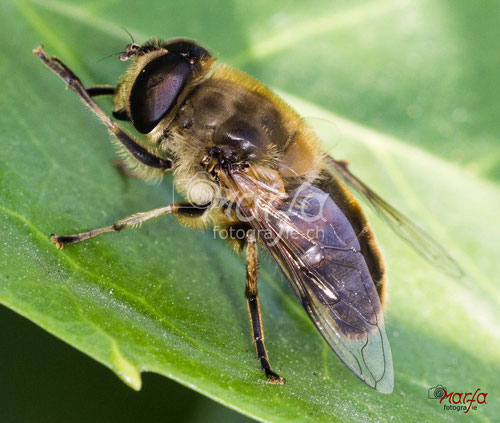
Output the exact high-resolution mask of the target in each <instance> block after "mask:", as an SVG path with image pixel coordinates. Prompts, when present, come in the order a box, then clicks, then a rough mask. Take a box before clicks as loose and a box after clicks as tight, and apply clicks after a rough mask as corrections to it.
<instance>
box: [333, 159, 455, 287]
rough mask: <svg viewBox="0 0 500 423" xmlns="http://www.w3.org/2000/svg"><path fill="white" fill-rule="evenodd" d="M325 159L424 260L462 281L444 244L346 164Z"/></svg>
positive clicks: (334, 173)
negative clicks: (394, 205) (373, 189)
mask: <svg viewBox="0 0 500 423" xmlns="http://www.w3.org/2000/svg"><path fill="white" fill-rule="evenodd" d="M325 160H326V163H327V165H328V170H330V171H331V172H332V174H333V175H334V176H336V177H340V178H341V180H343V181H344V182H345V183H346V184H347V186H348V187H349V188H352V189H354V190H355V191H356V192H357V193H358V194H360V196H362V197H364V198H365V199H366V200H367V201H368V203H369V204H370V206H371V207H372V208H373V210H374V211H375V213H376V214H377V215H378V216H379V217H380V218H381V219H382V220H384V221H385V222H386V223H387V224H388V225H389V226H390V227H391V228H392V230H393V231H394V232H395V233H396V234H397V235H398V236H400V237H401V238H402V239H404V240H405V241H406V242H408V244H409V245H410V246H411V247H413V249H414V250H415V251H416V252H417V253H418V254H420V255H421V256H422V257H423V258H424V259H426V260H427V261H429V262H430V263H431V264H432V265H434V266H436V267H437V268H439V269H442V270H443V271H444V272H446V273H447V274H449V275H451V276H453V277H456V278H460V277H462V276H463V275H464V272H463V270H462V269H461V267H460V266H459V265H458V263H457V262H456V261H455V260H454V259H453V258H452V257H451V256H450V255H449V254H448V252H447V251H446V250H445V249H444V248H443V247H442V246H441V245H440V244H438V243H437V242H436V241H435V240H434V239H433V238H432V237H431V236H430V235H429V234H427V233H426V232H425V231H424V230H423V229H421V228H420V227H418V226H417V225H416V224H415V223H413V222H412V221H411V220H410V219H408V218H407V217H406V216H405V215H403V214H402V213H400V212H399V211H397V210H396V209H395V208H394V207H392V206H391V205H390V204H388V203H387V202H386V201H384V200H383V199H382V198H380V197H379V196H378V195H377V194H376V193H375V192H373V191H372V190H371V189H370V188H368V187H367V186H366V185H365V184H364V183H363V182H362V181H361V180H359V179H358V178H357V177H356V176H355V175H353V174H352V173H351V171H350V170H349V169H348V167H347V163H346V162H345V161H341V160H335V159H334V158H332V157H327V158H326V159H325Z"/></svg>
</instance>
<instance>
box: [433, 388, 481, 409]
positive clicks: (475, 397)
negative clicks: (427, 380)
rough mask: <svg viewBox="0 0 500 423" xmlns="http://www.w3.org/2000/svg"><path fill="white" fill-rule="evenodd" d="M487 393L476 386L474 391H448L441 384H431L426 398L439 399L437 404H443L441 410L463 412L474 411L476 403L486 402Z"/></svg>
mask: <svg viewBox="0 0 500 423" xmlns="http://www.w3.org/2000/svg"><path fill="white" fill-rule="evenodd" d="M487 395H488V393H487V392H481V388H477V389H476V390H475V392H474V393H472V392H448V390H447V389H446V388H445V387H444V386H443V385H436V386H433V387H431V388H429V390H428V392H427V398H428V399H436V400H439V404H443V410H446V411H463V412H464V414H467V413H468V412H469V411H471V410H472V411H476V410H477V409H478V405H482V404H487V402H486V396H487Z"/></svg>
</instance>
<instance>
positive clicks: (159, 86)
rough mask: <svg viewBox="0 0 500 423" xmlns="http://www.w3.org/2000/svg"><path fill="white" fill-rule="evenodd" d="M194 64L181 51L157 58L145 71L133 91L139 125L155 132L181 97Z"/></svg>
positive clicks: (134, 115) (132, 108)
mask: <svg viewBox="0 0 500 423" xmlns="http://www.w3.org/2000/svg"><path fill="white" fill-rule="evenodd" d="M191 73H192V67H191V65H190V64H189V63H188V62H187V61H186V60H185V58H184V57H182V56H181V55H180V54H176V53H170V54H168V53H167V54H164V55H163V56H160V57H157V58H156V59H153V60H152V61H151V62H149V63H148V64H147V65H146V66H144V69H142V70H141V72H140V73H139V76H138V77H137V79H136V80H135V82H134V85H133V86H132V91H131V93H130V113H131V115H132V121H133V123H134V126H135V128H136V129H137V130H138V131H139V132H140V133H142V134H147V133H149V132H151V131H152V130H153V129H154V128H155V127H156V125H158V123H160V121H161V120H162V119H163V118H164V117H165V115H166V114H167V113H168V112H169V110H170V109H171V108H172V106H173V105H174V104H175V102H176V100H177V98H178V97H179V95H180V93H181V92H182V89H183V88H184V85H185V84H186V81H187V80H188V78H189V77H190V76H191Z"/></svg>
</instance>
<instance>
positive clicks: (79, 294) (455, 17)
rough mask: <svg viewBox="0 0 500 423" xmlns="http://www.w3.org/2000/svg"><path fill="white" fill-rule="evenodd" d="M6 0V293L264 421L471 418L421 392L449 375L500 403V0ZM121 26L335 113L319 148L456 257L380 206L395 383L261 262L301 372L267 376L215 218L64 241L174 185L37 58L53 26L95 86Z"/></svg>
mask: <svg viewBox="0 0 500 423" xmlns="http://www.w3.org/2000/svg"><path fill="white" fill-rule="evenodd" d="M492 4H493V3H492ZM0 8H1V14H0V16H1V18H0V19H1V23H2V32H3V34H2V40H3V42H2V50H3V51H2V53H3V54H2V56H1V57H0V75H1V77H2V79H1V80H2V84H3V86H2V94H1V95H0V101H1V105H2V108H1V110H2V113H1V114H0V124H1V127H2V132H1V134H0V138H1V140H2V142H1V146H2V154H1V155H0V228H1V231H0V245H1V246H2V247H1V250H0V258H1V260H0V302H1V303H2V304H4V305H5V306H7V307H9V308H11V309H13V310H15V311H16V312H18V313H20V314H22V315H23V316H26V317H27V318H29V319H31V320H32V321H34V322H35V323H37V324H38V325H40V326H41V327H42V328H44V329H46V330H47V331H49V332H51V333H52V334H54V335H56V336H57V337H59V338H61V339H63V340H64V341H66V342H68V343H69V344H71V345H73V346H74V347H76V348H78V349H79V350H81V351H83V352H85V353H86V354H88V355H89V356H91V357H93V358H94V359H95V360H97V361H99V362H101V363H103V364H104V365H105V366H107V367H109V368H110V369H112V370H113V371H114V372H116V374H117V375H118V376H119V377H120V378H121V379H122V380H123V381H124V382H125V383H127V384H128V385H129V386H131V387H133V388H135V389H139V388H140V387H141V372H145V371H149V372H156V373H159V374H162V375H165V376H167V377H169V378H172V379H174V380H176V381H178V382H180V383H182V384H184V385H186V386H189V387H191V388H193V389H195V390H197V391H198V392H201V393H203V394H205V395H207V396H209V397H210V398H213V399H215V400H216V401H218V402H220V403H222V404H225V405H227V406H228V407H231V408H233V409H235V410H238V411H240V412H242V413H244V414H246V415H248V416H251V417H254V418H256V419H259V420H262V421H290V420H306V419H308V420H315V421H342V422H345V421H389V420H393V419H394V420H396V421H441V420H443V419H447V420H455V419H458V418H459V417H458V416H459V415H461V412H460V413H459V412H456V411H453V412H452V411H444V410H443V405H442V404H441V405H440V404H438V402H437V401H435V400H429V399H427V395H428V392H427V391H428V388H430V387H432V386H435V385H437V384H442V385H444V386H445V387H447V388H448V390H451V391H455V392H470V391H472V392H473V391H474V390H475V389H476V388H481V391H483V392H488V393H489V396H488V404H486V405H479V406H478V410H476V411H471V412H469V413H468V415H467V418H470V419H473V420H475V421H493V420H494V419H495V418H496V417H497V416H498V415H499V414H500V407H499V404H498V401H497V400H495V397H496V398H498V380H499V378H500V365H499V363H500V348H499V347H500V331H499V329H498V325H497V323H498V321H499V310H500V307H499V305H500V291H499V289H498V283H497V280H496V277H497V275H498V274H499V271H500V269H499V264H498V239H500V233H499V229H500V228H499V225H498V210H499V207H500V193H499V191H500V189H499V186H498V181H499V178H500V171H499V169H500V166H499V160H498V159H499V157H500V150H499V148H498V138H499V121H498V111H499V106H498V101H497V100H498V99H496V100H494V97H495V91H498V88H499V86H500V84H499V73H498V72H497V69H498V65H500V63H499V62H500V58H499V57H498V54H496V52H489V50H488V49H487V48H486V47H484V48H483V46H490V45H491V46H493V45H494V44H493V43H494V42H496V40H497V39H498V36H499V30H498V25H496V23H495V22H498V18H499V16H498V12H497V10H498V8H494V7H492V8H488V7H487V5H486V2H485V3H482V4H481V5H478V4H474V6H472V3H471V4H470V5H469V3H466V2H460V3H455V2H449V3H448V2H445V1H440V2H430V1H423V2H418V3H417V2H415V3H411V2H399V1H389V0H387V1H375V2H363V1H356V2H349V3H344V2H338V3H334V4H332V2H331V1H323V2H317V3H315V4H314V6H312V5H311V4H310V3H309V2H307V3H306V2H296V3H295V4H294V5H292V6H290V5H289V4H288V3H287V4H285V2H275V3H274V2H273V4H272V5H269V4H268V2H263V1H260V2H259V1H257V2H253V3H252V4H248V2H243V1H238V2H230V1H223V0H219V1H215V2H203V3H200V4H198V2H196V1H194V0H193V1H187V2H178V3H175V4H174V3H171V4H167V3H165V2H160V1H157V0H155V1H152V2H149V3H148V5H147V6H138V5H137V3H135V2H132V1H130V0H124V1H120V2H119V3H115V2H87V3H85V4H83V5H82V4H81V2H76V1H71V2H64V3H62V2H58V1H51V0H37V1H17V2H13V1H4V2H2V5H1V6H0ZM470 16H472V17H473V18H474V19H470ZM483 19H484V23H483V21H482V20H483ZM480 20H481V22H482V23H480ZM488 22H489V24H488ZM122 26H123V27H125V28H127V29H128V30H129V31H130V32H131V33H132V34H134V36H135V38H136V40H137V41H138V42H141V41H144V39H145V38H147V37H151V36H160V37H165V38H167V37H171V36H179V35H184V36H188V37H192V38H195V39H197V40H199V41H200V42H203V43H204V44H206V45H207V46H209V47H211V48H212V49H213V50H214V51H215V52H216V53H217V54H218V55H219V57H220V60H222V61H225V62H228V63H230V64H234V65H237V66H239V67H241V68H242V69H244V70H246V71H248V72H250V73H252V74H253V75H255V76H257V77H259V78H260V79H262V80H263V81H264V82H266V83H268V84H269V85H271V86H272V87H274V88H277V89H279V90H281V92H282V93H287V94H286V95H285V94H284V95H285V97H286V98H287V99H288V100H289V101H290V103H292V104H293V105H294V106H296V107H297V109H298V110H299V111H300V112H301V113H303V114H304V115H308V116H317V117H323V118H326V119H327V120H328V121H329V122H331V123H332V130H331V131H330V132H329V133H328V135H327V136H325V145H326V148H327V149H328V150H329V151H331V152H333V154H335V156H336V157H338V158H346V159H348V160H349V161H350V163H351V166H352V169H353V171H354V172H355V173H357V174H359V175H360V177H362V179H363V180H365V181H367V183H369V185H370V186H371V187H373V188H374V189H375V190H376V191H377V192H379V193H380V194H381V195H382V196H383V197H384V198H387V199H388V200H389V201H390V202H391V203H392V204H393V205H395V206H397V208H399V209H400V210H402V211H404V212H405V213H406V214H408V215H409V216H410V217H412V218H413V219H415V220H416V221H417V222H419V223H420V224H421V225H423V226H425V227H426V228H427V229H428V230H429V231H430V232H431V233H433V235H434V236H435V238H436V239H437V240H438V241H439V242H441V243H442V244H443V245H444V246H445V247H446V248H447V249H449V251H450V253H451V254H452V255H453V256H454V257H455V258H456V259H457V260H458V261H459V262H460V263H461V265H462V267H463V268H464V270H465V271H466V273H467V277H466V278H464V279H463V280H453V279H452V278H449V277H447V276H446V275H443V274H442V273H440V272H439V271H437V270H436V269H434V268H432V267H430V266H429V265H428V264H427V263H425V262H424V261H422V260H421V259H420V257H419V256H417V255H416V254H415V253H414V252H413V250H411V248H409V247H408V246H407V245H405V244H404V243H403V242H402V241H400V240H399V238H397V237H395V236H394V235H393V234H392V233H391V232H390V231H389V230H388V229H387V228H386V227H384V225H383V224H381V222H380V221H378V220H377V218H376V217H374V216H373V215H372V214H371V213H369V217H370V220H371V221H372V222H373V225H374V227H375V231H376V234H377V238H378V240H379V243H380V244H381V247H382V249H383V252H384V255H385V257H386V261H387V266H388V269H389V280H390V284H389V288H388V293H389V304H388V310H387V318H386V329H387V332H388V337H389V340H390V342H391V346H392V351H393V359H394V364H395V390H394V393H393V394H392V395H381V394H379V393H377V392H375V391H373V390H371V389H370V388H368V387H366V386H365V385H364V384H363V383H361V382H360V381H359V380H358V379H357V378H356V377H355V376H354V375H352V374H351V373H350V372H349V371H348V370H347V369H346V368H345V366H344V365H343V364H342V363H341V362H340V361H339V360H338V359H337V358H336V356H335V355H334V354H333V353H332V352H331V351H330V350H329V348H328V347H327V345H326V344H325V343H324V341H323V340H322V338H321V336H320V335H319V334H318V333H317V331H316V330H315V329H314V327H313V325H312V324H311V323H310V322H309V321H308V318H307V317H306V315H305V312H304V311H303V310H302V309H301V307H300V305H299V304H298V302H297V301H296V300H295V298H294V296H293V294H292V293H291V290H290V289H289V288H288V287H287V284H286V282H285V281H284V278H283V276H281V274H280V273H279V272H278V270H277V269H276V267H275V266H274V265H273V264H272V263H270V262H265V263H264V264H263V266H262V272H261V278H260V289H259V290H260V297H261V303H262V312H263V319H264V328H265V332H266V341H267V346H268V350H269V354H270V359H271V362H272V363H273V365H274V367H275V369H276V370H277V371H278V372H279V373H280V374H281V375H283V376H284V377H285V378H286V379H287V383H286V384H285V385H284V386H270V385H268V384H267V383H266V382H265V379H264V377H263V375H262V373H261V372H260V371H259V368H258V364H257V361H256V360H255V358H254V355H255V351H254V347H253V345H252V344H251V342H250V329H249V323H248V321H247V312H246V310H245V300H244V296H243V285H244V263H243V261H242V259H241V257H238V256H236V255H235V254H233V253H232V252H231V251H230V250H229V248H228V247H227V245H225V244H224V243H223V241H221V240H219V239H214V236H213V234H212V232H210V231H207V232H205V233H202V232H195V231H192V230H189V229H187V228H184V227H181V226H180V225H179V224H178V223H177V222H176V221H175V220H174V219H173V218H168V217H167V218H165V219H163V220H162V221H159V222H155V223H149V224H146V225H144V227H143V228H141V229H140V230H136V231H128V232H124V233H121V234H115V235H109V236H103V237H101V238H98V239H96V240H92V241H89V242H87V243H84V244H81V245H78V246H74V247H71V248H65V249H64V250H62V251H58V250H56V249H55V248H54V247H53V246H52V245H51V243H50V242H49V238H48V235H49V234H50V233H51V232H59V233H73V232H76V231H82V230H87V229H90V228H95V227H98V226H102V225H107V224H110V223H111V222H113V221H114V220H116V219H119V218H122V217H125V216H127V215H130V214H132V213H134V212H138V211H145V210H149V209H152V208H155V207H159V206H162V205H165V204H167V203H169V202H170V201H171V200H172V198H173V197H174V195H175V194H174V193H173V189H172V184H171V180H170V179H166V180H165V181H164V182H163V183H162V184H161V185H157V186H149V185H146V184H145V183H144V182H142V181H138V180H132V179H124V178H123V177H122V176H121V175H120V174H119V173H117V171H116V170H115V169H114V168H113V166H112V165H111V163H112V160H113V159H114V157H115V153H114V151H113V147H112V146H111V143H110V142H109V136H108V135H107V133H106V130H105V128H104V127H103V126H102V125H101V124H100V123H99V122H97V121H96V119H95V118H94V117H93V116H92V115H91V113H90V112H88V110H86V109H85V107H83V106H82V104H81V103H80V102H79V101H78V99H77V98H75V95H74V94H73V93H72V92H70V91H67V90H65V89H64V86H63V84H62V83H61V81H60V80H58V79H57V78H56V77H55V76H54V75H53V74H51V73H50V72H49V71H48V70H47V69H46V68H45V67H43V66H42V64H41V63H40V62H39V60H38V59H36V58H35V57H33V56H32V55H31V49H32V48H34V47H36V46H37V45H38V44H40V43H43V44H45V47H46V49H47V51H48V53H49V54H55V55H58V56H59V57H60V58H61V59H63V60H64V61H65V62H67V63H68V65H69V66H71V67H72V69H73V70H74V71H75V73H77V74H78V75H80V76H81V78H82V79H83V80H84V82H85V83H88V84H94V83H114V81H116V79H117V77H118V76H119V75H120V74H121V73H122V72H123V70H124V65H123V64H122V63H120V62H119V61H117V60H116V59H108V60H107V61H102V62H99V63H97V61H98V60H99V59H100V58H102V57H104V56H107V55H109V54H110V53H114V52H117V51H120V50H121V49H122V48H123V46H124V45H125V44H126V43H127V42H128V39H127V35H126V34H125V33H124V32H123V31H122V30H121V29H120V27H122ZM100 101H101V100H100ZM312 103H314V104H315V105H314V106H313V105H312ZM102 104H103V106H104V107H105V108H106V109H107V110H109V109H110V103H109V102H108V101H106V100H102ZM332 111H335V112H336V113H333V112H332ZM356 122H357V123H356ZM495 401H496V402H495Z"/></svg>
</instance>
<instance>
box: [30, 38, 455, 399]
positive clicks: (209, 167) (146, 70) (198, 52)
mask: <svg viewBox="0 0 500 423" xmlns="http://www.w3.org/2000/svg"><path fill="white" fill-rule="evenodd" d="M33 53H34V54H35V55H36V56H38V57H39V58H40V59H41V60H42V62H43V63H44V64H45V65H46V66H47V67H48V68H49V69H51V70H52V71H53V72H55V73H56V74H57V75H58V76H59V77H60V78H61V79H62V80H63V81H64V82H65V83H66V84H67V85H68V86H69V87H70V88H71V89H72V90H73V91H74V92H75V93H76V94H77V95H78V96H79V97H80V99H81V100H83V102H84V103H85V104H86V105H87V106H88V107H89V108H90V109H91V110H92V111H93V112H94V113H95V114H96V116H97V117H98V118H99V119H100V120H101V122H102V123H104V125H106V127H107V128H108V130H109V132H110V133H111V135H112V136H113V137H114V139H115V141H117V145H118V146H119V148H120V150H121V151H122V153H123V154H124V155H125V156H126V160H127V164H128V165H129V167H131V168H133V169H134V172H135V173H136V174H137V175H138V176H140V177H142V178H144V179H159V178H161V177H162V176H163V175H164V174H165V173H167V172H173V174H174V180H175V181H176V187H177V189H178V190H179V191H180V193H181V194H183V195H184V196H185V197H186V198H188V199H189V200H190V201H188V202H176V203H173V204H170V205H167V206H165V207H161V208H158V209H155V210H151V211H146V212H141V213H137V214H133V215H132V216H129V217H126V218H124V219H121V220H119V221H117V222H115V223H113V224H112V225H110V226H105V227H101V228H98V229H94V230H91V231H88V232H83V233H79V234H75V235H51V241H52V242H53V243H54V244H55V245H56V246H57V247H58V248H63V246H64V245H68V244H76V243H78V242H82V241H84V240H87V239H90V238H94V237H96V236H99V235H101V234H104V233H108V232H119V231H122V230H124V229H128V228H132V227H136V226H139V225H140V224H142V223H143V222H145V221H147V220H150V219H154V218H158V217H161V216H163V215H166V214H173V215H175V216H176V217H177V218H178V219H179V221H180V222H181V223H182V224H184V225H186V226H189V227H192V228H196V229H203V228H206V227H209V226H212V227H214V228H216V230H218V231H221V232H222V231H225V234H235V233H240V234H241V233H243V234H244V236H243V237H238V236H235V235H233V236H231V235H230V236H229V242H230V243H231V244H232V245H233V246H234V248H235V249H236V250H238V251H240V250H243V249H244V248H245V247H246V270H247V272H246V284H245V295H246V298H247V306H248V311H249V315H250V322H251V329H252V338H253V341H254V342H255V345H256V349H257V358H258V360H259V362H260V365H261V368H262V370H263V371H264V372H265V375H266V377H267V380H268V381H269V382H270V383H273V384H282V383H283V382H284V379H283V378H282V377H281V376H279V375H278V374H277V373H275V372H274V371H273V370H272V367H271V364H270V361H269V357H268V354H267V351H266V347H265V344H264V333H263V328H262V321H261V313H260V306H259V299H258V291H257V277H258V271H257V269H258V257H257V250H258V245H259V243H260V245H262V246H263V247H264V248H265V249H266V250H267V251H268V252H269V253H270V255H271V256H272V257H273V258H274V260H275V261H276V263H277V264H278V266H279V267H280V268H281V270H282V272H283V273H284V275H285V276H286V278H287V279H288V281H289V282H290V284H291V286H292V288H293V290H294V292H295V294H296V295H297V297H298V299H299V301H300V302H301V304H302V306H303V307H304V309H305V311H306V312H307V314H308V315H309V317H310V318H311V320H312V321H313V323H314V324H315V326H316V328H317V329H318V330H319V332H320V333H321V335H323V337H324V339H325V340H326V342H327V343H328V344H329V346H330V347H331V348H332V349H333V351H334V352H335V353H336V354H337V355H338V357H339V358H340V359H341V360H342V361H343V362H344V364H345V365H346V366H347V367H348V368H349V369H350V370H351V371H352V372H353V373H354V374H355V375H356V376H358V377H359V378H360V379H361V380H362V381H363V382H365V383H366V384H367V385H369V386H371V387H372V388H375V389H377V390H378V391H380V392H383V393H390V392H392V390H393V384H394V382H393V379H394V376H393V363H392V354H391V348H390V345H389V341H388V339H387V336H386V333H385V329H384V318H383V306H384V292H385V289H386V270H385V266H384V263H383V260H382V256H381V253H380V251H379V248H378V246H377V244H376V242H375V238H374V235H373V232H372V230H371V228H370V226H369V225H368V222H367V220H366V218H365V215H364V213H363V211H362V210H361V208H360V206H359V204H358V203H357V201H356V200H355V199H354V197H353V196H352V195H351V194H350V192H349V191H348V189H347V187H346V185H344V183H346V184H347V185H349V186H350V187H351V188H353V189H355V190H357V191H359V192H361V193H362V194H363V195H364V196H366V197H367V198H368V199H369V201H370V203H371V204H372V205H374V206H375V207H376V209H377V211H379V212H380V213H381V214H382V216H383V217H384V218H386V219H387V221H388V222H389V223H391V224H392V225H393V226H394V227H397V228H399V232H400V233H401V234H402V235H403V236H404V237H405V238H407V239H409V240H410V241H412V240H415V241H416V242H415V245H416V246H417V247H419V249H420V251H421V252H422V253H424V254H426V255H427V256H428V258H429V259H431V260H432V261H436V262H438V261H442V262H449V263H452V264H451V266H453V262H452V261H450V260H451V259H449V257H448V256H447V254H446V252H445V251H444V250H443V249H442V248H441V247H439V246H438V245H437V244H436V243H434V242H433V241H432V239H430V238H429V237H428V236H427V235H426V234H425V233H424V232H423V231H421V230H420V229H418V227H416V226H415V225H413V224H412V223H411V222H409V221H408V220H407V219H406V218H405V217H404V216H402V215H401V214H400V213H398V212H397V211H396V210H394V209H393V208H392V207H390V206H389V205H388V204H387V203H385V202H384V201H383V200H382V199H381V198H380V197H378V196H377V195H376V194H375V193H374V192H373V191H371V190H370V189H369V188H368V187H367V186H366V185H364V184H363V183H362V182H361V181H360V180H359V179H357V178H356V177H355V176H354V175H353V174H352V173H351V172H350V171H349V169H348V167H347V165H346V163H345V162H343V161H338V160H335V159H333V158H331V157H329V156H328V155H326V154H325V153H324V152H323V150H322V147H321V143H320V141H319V139H318V137H317V136H316V134H315V133H314V132H313V130H312V129H311V128H310V127H309V126H308V125H307V124H306V123H305V122H304V120H303V119H302V118H301V117H299V115H298V114H297V113H296V112H295V111H294V110H292V109H291V108H290V107H289V106H288V105H287V104H286V103H285V102H284V101H282V100H281V99H280V98H279V97H278V96H277V95H276V94H274V93H273V92H272V91H271V90H270V89H268V88H267V87H266V86H264V85H263V84H261V83H260V82H258V81H256V80H255V79H253V78H252V77H250V76H249V75H246V74H244V73H242V72H240V71H237V70H235V69H232V68H231V67H229V66H226V65H223V64H219V65H218V66H216V60H215V58H214V57H213V56H212V54H211V53H210V52H209V51H208V50H207V49H205V48H204V47H202V46H200V45H199V44H197V43H195V42H193V41H191V40H187V39H173V40H169V41H161V40H158V39H152V40H150V41H148V42H146V43H145V44H143V45H138V44H136V43H135V42H133V41H132V43H130V44H128V45H127V46H126V48H125V51H124V52H122V53H121V55H120V59H121V60H122V61H127V60H130V62H131V63H130V66H129V67H128V69H127V70H126V72H125V74H124V75H123V76H122V77H121V78H120V79H119V81H118V83H117V85H116V86H107V85H99V86H93V87H89V88H85V87H84V85H83V84H82V82H81V81H80V79H79V78H78V77H77V76H76V75H75V74H74V73H73V72H72V71H71V70H70V69H69V68H68V67H67V66H66V65H65V64H64V63H63V62H62V61H60V60H59V59H58V58H56V57H48V56H47V55H46V53H45V51H44V50H43V47H41V46H40V47H38V48H36V49H35V50H34V51H33ZM103 95H109V96H112V97H113V117H114V118H115V119H117V120H122V121H128V122H131V123H132V124H133V126H134V127H135V129H136V130H137V131H138V132H139V133H140V134H144V135H145V138H146V139H147V140H148V143H147V144H141V143H140V142H138V141H137V140H136V139H134V138H133V137H132V136H131V135H129V134H128V133H127V132H126V131H125V130H124V129H123V128H122V127H121V126H120V125H119V124H117V123H116V122H114V121H112V120H111V119H110V116H108V115H107V114H106V113H105V112H104V111H103V110H102V109H101V108H100V107H99V106H98V105H97V103H96V102H95V101H94V99H93V97H96V96H103ZM341 180H343V182H341ZM235 229H237V231H234V230H235ZM429 252H430V253H429ZM443 257H444V258H445V260H441V258H443Z"/></svg>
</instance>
